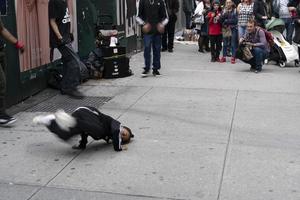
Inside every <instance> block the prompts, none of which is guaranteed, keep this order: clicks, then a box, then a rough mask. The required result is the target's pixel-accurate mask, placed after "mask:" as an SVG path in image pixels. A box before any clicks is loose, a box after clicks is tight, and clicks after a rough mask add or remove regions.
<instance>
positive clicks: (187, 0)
mask: <svg viewBox="0 0 300 200" xmlns="http://www.w3.org/2000/svg"><path fill="white" fill-rule="evenodd" d="M182 9H183V12H184V14H185V28H186V29H191V24H192V14H193V12H194V10H195V2H194V0H183V2H182Z"/></svg>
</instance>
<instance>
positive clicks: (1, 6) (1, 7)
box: [0, 0, 7, 15]
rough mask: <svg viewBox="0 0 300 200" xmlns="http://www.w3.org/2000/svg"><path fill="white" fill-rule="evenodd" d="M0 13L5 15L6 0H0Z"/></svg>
mask: <svg viewBox="0 0 300 200" xmlns="http://www.w3.org/2000/svg"><path fill="white" fill-rule="evenodd" d="M0 15H7V0H0Z"/></svg>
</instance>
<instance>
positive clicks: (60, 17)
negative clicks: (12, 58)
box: [48, 0, 83, 99]
mask: <svg viewBox="0 0 300 200" xmlns="http://www.w3.org/2000/svg"><path fill="white" fill-rule="evenodd" d="M48 9H49V23H50V47H51V49H52V52H53V49H55V48H57V49H58V50H59V51H60V53H61V55H62V62H63V79H62V81H61V93H62V94H66V95H69V96H70V97H72V98H77V99H80V98H83V94H82V93H81V92H79V91H78V89H77V86H78V85H79V84H80V66H79V65H80V59H79V57H78V55H77V54H76V52H75V50H74V49H73V47H72V44H71V43H72V42H73V40H74V37H73V34H72V32H71V16H70V12H69V9H68V3H67V0H50V1H49V4H48ZM51 57H52V56H51Z"/></svg>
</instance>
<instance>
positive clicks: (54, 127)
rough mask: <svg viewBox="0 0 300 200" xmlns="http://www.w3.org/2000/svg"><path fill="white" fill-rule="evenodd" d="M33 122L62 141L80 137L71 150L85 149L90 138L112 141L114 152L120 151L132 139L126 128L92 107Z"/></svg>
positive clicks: (50, 115) (38, 117)
mask: <svg viewBox="0 0 300 200" xmlns="http://www.w3.org/2000/svg"><path fill="white" fill-rule="evenodd" d="M33 122H34V123H35V124H39V125H45V126H46V127H47V128H48V129H49V131H51V132H52V133H54V134H55V135H57V136H58V137H59V138H60V139H62V140H64V141H67V140H69V139H70V138H71V137H73V136H76V135H81V140H80V141H79V145H75V146H73V149H85V148H86V145H87V143H88V139H87V138H88V136H91V137H92V138H93V139H94V140H101V139H103V140H105V141H106V142H107V143H109V140H112V143H113V147H114V150H115V151H122V145H123V144H127V143H129V142H130V140H131V138H133V137H134V135H133V134H132V132H131V130H130V129H129V128H128V127H126V126H123V125H121V123H120V122H119V121H117V120H115V119H113V118H112V117H110V116H108V115H105V114H103V113H101V112H100V111H99V110H98V109H96V108H93V107H79V108H77V109H76V110H75V111H74V112H73V113H72V114H71V115H70V114H67V113H66V112H64V111H63V110H58V111H57V112H56V113H54V114H49V115H45V116H42V115H41V116H37V117H35V118H34V119H33Z"/></svg>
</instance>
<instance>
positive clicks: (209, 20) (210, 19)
mask: <svg viewBox="0 0 300 200" xmlns="http://www.w3.org/2000/svg"><path fill="white" fill-rule="evenodd" d="M207 17H208V22H209V23H213V20H214V18H213V17H212V12H209V13H208V14H207Z"/></svg>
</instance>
